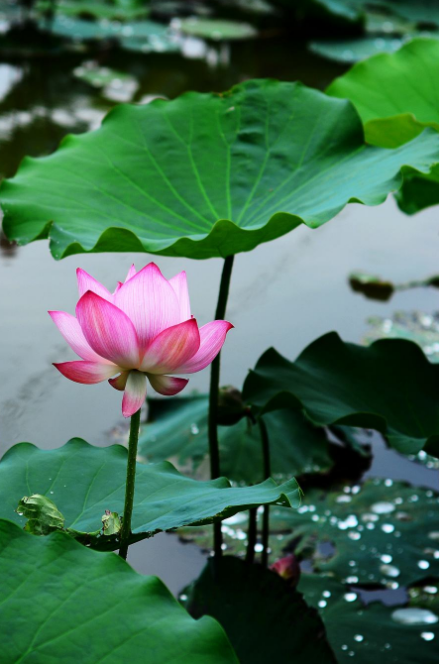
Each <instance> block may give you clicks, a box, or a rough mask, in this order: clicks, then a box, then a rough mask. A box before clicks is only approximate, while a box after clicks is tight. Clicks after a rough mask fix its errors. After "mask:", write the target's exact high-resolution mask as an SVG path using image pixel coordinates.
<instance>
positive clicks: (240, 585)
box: [184, 556, 336, 664]
mask: <svg viewBox="0 0 439 664" xmlns="http://www.w3.org/2000/svg"><path fill="white" fill-rule="evenodd" d="M213 563H214V561H213V560H209V561H208V564H207V565H206V567H205V568H204V570H203V572H202V573H201V576H200V577H199V578H198V579H197V580H196V581H194V583H193V584H192V585H191V586H189V588H187V589H186V590H185V592H184V594H185V595H187V601H185V606H186V608H187V610H188V611H189V613H190V614H191V615H192V616H193V617H194V618H197V619H198V618H200V617H201V616H204V615H209V616H212V617H215V618H216V620H218V622H219V623H220V624H221V625H222V626H223V627H224V630H225V632H226V634H227V636H228V637H229V639H230V641H231V643H232V645H233V647H234V649H235V650H236V653H237V655H238V657H239V661H240V662H241V664H266V663H267V662H270V661H273V662H295V663H296V664H307V663H308V662H316V664H317V662H318V664H332V663H333V662H335V661H336V659H335V657H334V655H333V652H332V650H331V648H330V647H329V646H328V643H327V641H326V635H325V630H324V628H323V625H322V622H321V620H320V618H319V616H318V615H317V612H316V611H315V610H314V609H311V608H309V607H308V606H307V605H306V603H305V602H304V600H303V597H302V595H301V594H300V593H298V592H294V591H292V590H291V589H290V588H289V587H288V586H287V585H286V584H285V582H284V581H283V580H282V579H281V578H280V577H279V576H278V575H277V574H275V573H274V572H271V571H270V570H266V569H264V568H263V567H261V566H259V565H247V564H246V563H245V562H244V561H242V560H239V559H238V558H233V557H231V556H227V557H223V558H222V559H221V560H219V561H218V564H217V565H215V566H214V564H213Z"/></svg>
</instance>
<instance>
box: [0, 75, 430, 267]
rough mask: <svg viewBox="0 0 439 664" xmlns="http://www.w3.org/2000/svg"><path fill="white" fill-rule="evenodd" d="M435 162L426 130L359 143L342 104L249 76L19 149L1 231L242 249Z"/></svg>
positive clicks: (72, 245) (69, 244)
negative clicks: (26, 153)
mask: <svg viewBox="0 0 439 664" xmlns="http://www.w3.org/2000/svg"><path fill="white" fill-rule="evenodd" d="M438 161H439V136H438V135H437V134H436V132H433V131H432V130H427V131H426V132H424V133H423V134H422V135H421V136H419V137H417V138H416V139H414V140H413V141H412V142H410V143H408V144H406V145H404V146H402V147H400V148H398V149H396V150H383V149H380V148H376V147H370V146H366V145H365V144H364V143H363V130H362V125H361V122H360V120H359V118H358V115H357V114H356V112H355V110H354V109H353V107H352V106H351V105H350V104H349V103H348V102H345V101H341V100H337V99H333V98H331V97H328V96H326V95H324V94H322V93H320V92H317V91H316V90H311V89H308V88H306V87H304V86H302V85H300V84H294V83H280V82H276V81H270V80H265V81H264V80H260V81H258V80H256V81H247V82H246V83H243V84H242V85H238V86H236V87H235V88H233V89H232V90H231V91H230V92H227V93H224V94H221V95H215V94H199V93H192V92H190V93H186V94H184V95H182V96H181V97H179V98H177V99H175V100H173V101H164V100H161V99H158V100H155V101H153V102H152V103H150V104H148V105H146V106H119V107H117V108H116V109H114V110H113V111H111V112H110V114H109V115H108V116H107V117H106V119H105V120H104V122H103V125H102V127H101V128H100V129H98V130H97V131H94V132H91V133H88V134H84V135H82V136H69V137H67V138H66V139H64V141H63V142H62V145H61V148H60V149H59V150H58V151H56V152H55V153H54V154H53V155H50V156H49V157H44V158H42V159H37V160H35V159H29V158H27V159H25V161H24V162H23V163H22V165H21V167H20V169H19V171H18V174H17V175H16V177H15V178H14V179H13V180H8V181H4V182H3V183H2V186H1V189H0V199H1V204H2V208H3V211H4V213H5V219H4V230H5V232H6V234H7V235H8V237H9V238H10V239H13V240H16V241H17V242H19V243H21V244H26V243H28V242H31V241H33V240H35V239H41V238H44V237H50V246H51V251H52V254H53V255H54V256H55V257H56V258H62V257H64V256H67V255H70V254H74V253H78V252H83V251H147V252H150V253H156V254H162V255H169V256H187V257H190V258H210V257H212V256H228V255H232V254H235V253H238V252H240V251H250V250H251V249H253V248H254V247H255V246H257V245H258V244H259V243H261V242H268V241H269V240H273V239H275V238H277V237H280V236H281V235H284V234H285V233H287V232H289V231H290V230H293V229H294V228H296V227H297V226H298V225H299V224H301V223H305V224H307V225H308V226H310V227H311V228H317V227H318V226H320V225H322V224H323V223H325V222H327V221H328V220H329V219H331V218H332V217H334V216H335V215H336V214H338V212H340V210H342V209H343V207H344V206H345V205H346V204H347V203H348V202H350V201H352V202H362V203H365V204H367V205H377V204H379V203H381V202H383V201H384V200H385V198H386V196H387V194H388V193H389V192H390V191H394V190H397V189H398V188H399V186H400V184H401V170H403V171H404V173H405V172H406V171H407V170H408V169H407V168H404V167H405V166H407V165H410V166H411V167H412V169H414V170H415V171H416V172H417V171H421V172H429V171H430V169H431V167H432V165H433V164H435V163H437V162H438ZM212 163H215V168H214V169H212V167H211V165H212Z"/></svg>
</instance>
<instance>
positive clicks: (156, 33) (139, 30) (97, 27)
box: [39, 14, 180, 53]
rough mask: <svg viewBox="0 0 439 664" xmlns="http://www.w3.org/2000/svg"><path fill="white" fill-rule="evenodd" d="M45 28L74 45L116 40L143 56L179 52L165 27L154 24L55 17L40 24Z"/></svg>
mask: <svg viewBox="0 0 439 664" xmlns="http://www.w3.org/2000/svg"><path fill="white" fill-rule="evenodd" d="M48 25H50V31H51V32H52V33H53V34H55V35H57V36H59V37H66V38H69V39H73V40H76V41H93V40H99V39H108V40H115V41H117V42H119V43H120V45H121V46H122V47H124V48H129V49H130V50H138V51H143V52H145V53H150V52H157V53H162V52H167V51H169V52H173V51H178V50H180V47H179V45H178V44H177V43H176V42H175V40H174V39H173V38H172V36H171V34H170V32H169V30H168V28H167V26H164V25H162V24H161V23H156V22H154V21H135V22H132V23H119V22H116V21H86V20H84V19H81V18H74V17H70V16H63V15H62V14H61V15H59V16H58V15H56V16H55V18H54V19H53V20H52V21H51V22H50V24H47V22H46V21H45V20H44V19H41V20H40V22H39V26H40V28H42V29H44V28H47V27H48Z"/></svg>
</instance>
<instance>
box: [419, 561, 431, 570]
mask: <svg viewBox="0 0 439 664" xmlns="http://www.w3.org/2000/svg"><path fill="white" fill-rule="evenodd" d="M418 567H419V569H428V568H429V567H430V563H429V562H428V560H419V561H418Z"/></svg>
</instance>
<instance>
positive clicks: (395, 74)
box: [327, 39, 439, 147]
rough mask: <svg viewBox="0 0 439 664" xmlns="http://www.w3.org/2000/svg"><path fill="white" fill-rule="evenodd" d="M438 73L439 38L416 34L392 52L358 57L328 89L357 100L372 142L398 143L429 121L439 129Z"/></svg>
mask: <svg viewBox="0 0 439 664" xmlns="http://www.w3.org/2000/svg"><path fill="white" fill-rule="evenodd" d="M438 77H439V41H438V40H437V39H415V40H413V41H411V42H409V43H407V44H405V45H404V46H403V47H402V48H401V49H400V50H398V51H397V52H396V53H393V54H392V55H389V54H381V55H376V56H375V57H373V58H369V59H368V60H366V61H365V62H360V63H358V64H357V65H355V66H354V67H352V69H350V70H349V71H348V72H347V73H346V74H344V75H343V76H341V77H340V78H337V79H336V80H335V81H334V82H333V83H331V85H330V86H329V88H328V89H327V93H328V94H329V95H332V96H334V97H340V98H343V99H350V100H351V101H352V102H353V104H354V105H355V107H356V109H357V111H358V112H359V114H360V117H361V119H362V121H363V123H364V129H365V135H366V140H367V141H368V142H369V143H373V144H375V145H381V146H383V147H395V146H398V145H402V144H403V143H405V142H406V141H409V140H411V139H412V138H413V137H414V136H417V135H418V134H419V133H420V132H421V131H422V130H423V129H424V127H426V126H429V127H434V128H435V129H437V130H439V99H438V97H437V95H436V87H435V85H434V84H433V81H436V80H437V79H438Z"/></svg>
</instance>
